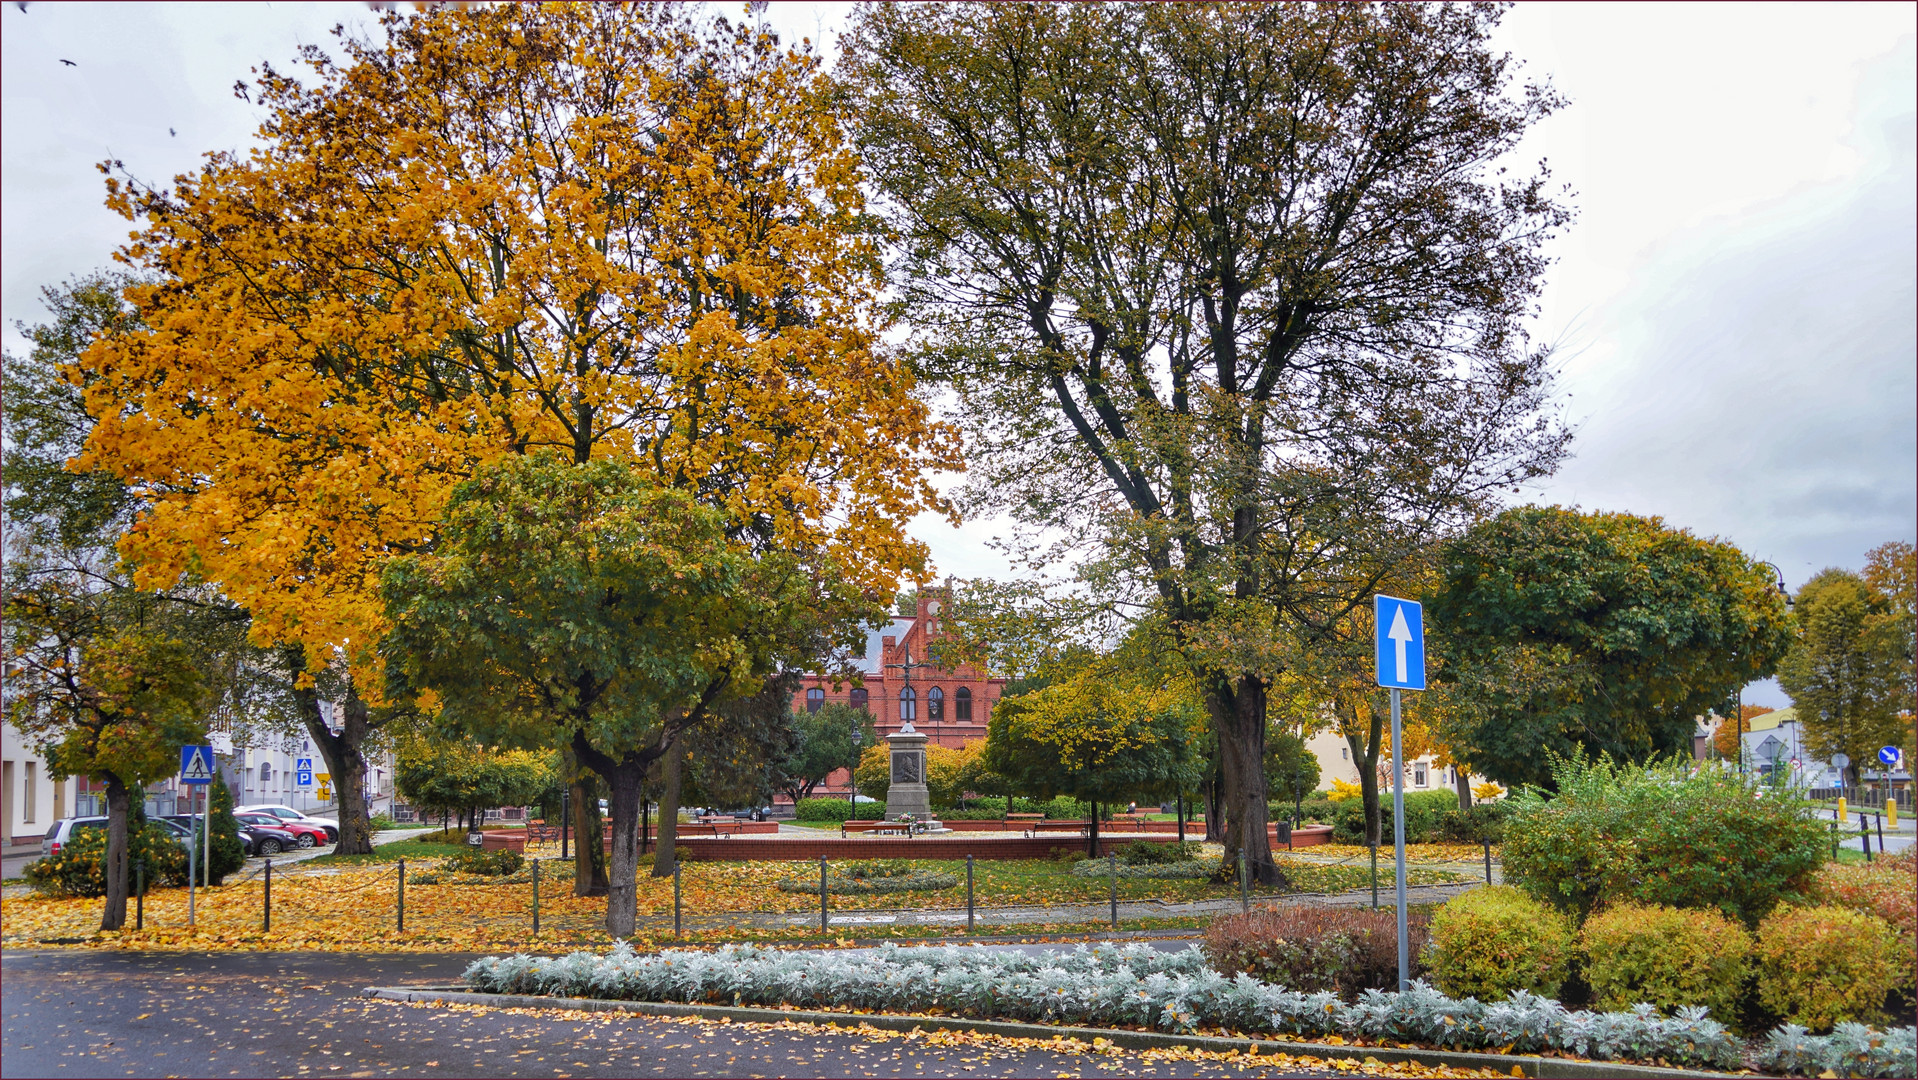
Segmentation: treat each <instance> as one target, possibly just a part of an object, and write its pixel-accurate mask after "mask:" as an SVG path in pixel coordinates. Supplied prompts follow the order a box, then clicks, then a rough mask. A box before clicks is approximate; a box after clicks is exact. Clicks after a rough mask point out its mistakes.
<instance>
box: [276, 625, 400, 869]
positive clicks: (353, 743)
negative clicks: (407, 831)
mask: <svg viewBox="0 0 1918 1080" xmlns="http://www.w3.org/2000/svg"><path fill="white" fill-rule="evenodd" d="M281 654H282V656H283V657H284V658H285V660H286V663H287V666H288V667H289V668H290V669H291V670H292V673H293V676H294V679H295V683H296V687H295V689H294V691H293V702H294V706H295V708H296V709H297V710H298V711H299V714H300V723H301V724H302V725H303V726H305V728H306V734H307V736H308V737H309V738H311V739H312V740H313V746H314V747H315V748H316V749H318V750H319V752H320V757H321V758H322V759H324V760H325V761H326V767H327V769H328V771H330V772H331V773H332V774H333V793H334V795H335V796H336V797H338V799H339V802H340V812H339V815H338V816H339V820H340V844H339V847H337V848H335V849H334V854H337V855H371V854H373V826H372V821H371V820H370V819H369V817H368V815H367V812H366V757H365V755H364V754H363V753H362V752H361V747H362V746H364V745H365V743H366V737H367V736H368V735H370V734H372V732H374V731H375V730H377V729H378V727H379V725H377V724H374V723H373V722H372V720H371V717H370V716H369V715H368V712H367V708H366V702H364V701H362V700H360V695H359V694H357V693H355V692H354V690H353V687H352V685H351V684H350V683H349V684H348V685H347V688H346V700H345V701H343V702H341V703H340V707H339V711H338V713H337V714H336V715H337V716H338V717H339V720H340V733H339V734H338V735H337V736H336V735H334V734H333V732H332V730H331V729H329V728H328V727H327V726H326V720H325V718H324V717H322V716H321V715H320V695H319V691H318V690H317V689H315V688H314V687H311V686H308V687H305V688H304V689H302V688H299V687H298V686H297V682H298V678H299V676H300V675H302V674H304V673H305V671H306V649H305V647H304V646H301V645H282V646H281Z"/></svg>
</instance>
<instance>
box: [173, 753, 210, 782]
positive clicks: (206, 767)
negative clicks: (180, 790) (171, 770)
mask: <svg viewBox="0 0 1918 1080" xmlns="http://www.w3.org/2000/svg"><path fill="white" fill-rule="evenodd" d="M212 782H213V748H212V747H211V746H182V747H180V783H182V784H211V783H212Z"/></svg>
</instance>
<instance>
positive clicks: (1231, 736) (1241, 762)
mask: <svg viewBox="0 0 1918 1080" xmlns="http://www.w3.org/2000/svg"><path fill="white" fill-rule="evenodd" d="M1209 697H1210V698H1211V700H1210V701H1209V702H1208V704H1209V705H1210V706H1211V707H1212V710H1213V720H1214V724H1213V727H1214V730H1216V731H1217V732H1218V733H1219V751H1220V753H1219V758H1220V762H1221V764H1222V765H1223V766H1224V771H1225V785H1224V786H1225V801H1226V803H1227V805H1226V807H1225V815H1226V821H1225V865H1226V866H1232V865H1234V863H1235V862H1236V861H1237V860H1238V858H1239V856H1240V854H1241V853H1243V854H1244V856H1245V864H1246V871H1247V873H1248V874H1249V875H1250V876H1251V879H1252V880H1253V881H1256V882H1258V883H1259V884H1261V885H1276V886H1279V887H1281V888H1283V887H1285V884H1286V881H1285V874H1284V873H1283V872H1282V871H1280V869H1279V867H1278V864H1277V863H1275V862H1273V861H1272V839H1271V837H1269V836H1267V835H1266V831H1265V826H1266V821H1265V819H1266V801H1265V798H1266V787H1265V729H1266V724H1265V683H1264V682H1263V681H1262V680H1260V679H1257V678H1254V677H1252V676H1249V675H1242V676H1239V677H1238V678H1237V679H1236V680H1233V681H1232V682H1230V683H1223V682H1222V683H1221V684H1220V685H1218V686H1217V688H1215V690H1214V691H1213V693H1212V694H1211V695H1209ZM1207 831H1208V832H1210V831H1211V830H1210V828H1208V829H1207Z"/></svg>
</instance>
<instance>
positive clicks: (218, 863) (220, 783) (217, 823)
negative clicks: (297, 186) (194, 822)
mask: <svg viewBox="0 0 1918 1080" xmlns="http://www.w3.org/2000/svg"><path fill="white" fill-rule="evenodd" d="M207 796H208V798H207V801H208V803H209V804H211V806H212V812H211V813H210V814H209V815H208V816H207V822H208V826H207V827H208V828H210V829H212V830H213V856H212V858H210V859H206V860H204V861H203V869H202V870H201V873H203V874H205V875H206V878H205V880H206V883H207V884H209V885H218V884H220V882H221V881H223V880H224V879H225V878H226V876H227V875H228V874H231V873H234V872H236V871H238V870H239V869H240V868H241V867H243V866H245V865H246V844H244V843H242V842H241V840H240V819H238V818H236V817H234V816H233V789H232V788H230V787H228V786H227V785H226V777H224V776H222V775H220V774H219V773H218V772H217V771H216V772H215V773H214V774H213V783H212V784H210V785H208V791H207ZM201 843H203V844H204V843H205V841H204V840H202V841H201ZM204 850H205V849H204V848H203V849H202V853H203V854H204Z"/></svg>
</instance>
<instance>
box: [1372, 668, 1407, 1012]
mask: <svg viewBox="0 0 1918 1080" xmlns="http://www.w3.org/2000/svg"><path fill="white" fill-rule="evenodd" d="M1373 700H1374V701H1376V700H1378V699H1377V698H1374V699H1373ZM1399 747H1400V731H1399V692H1398V690H1397V689H1396V688H1395V689H1393V691H1392V852H1393V855H1394V857H1395V858H1396V860H1397V863H1398V902H1399V989H1400V990H1401V991H1403V990H1406V989H1408V988H1410V987H1411V985H1412V980H1411V979H1410V978H1409V977H1408V971H1407V967H1406V949H1407V947H1408V945H1407V935H1406V927H1405V759H1404V758H1403V757H1401V756H1400V754H1399Z"/></svg>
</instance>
